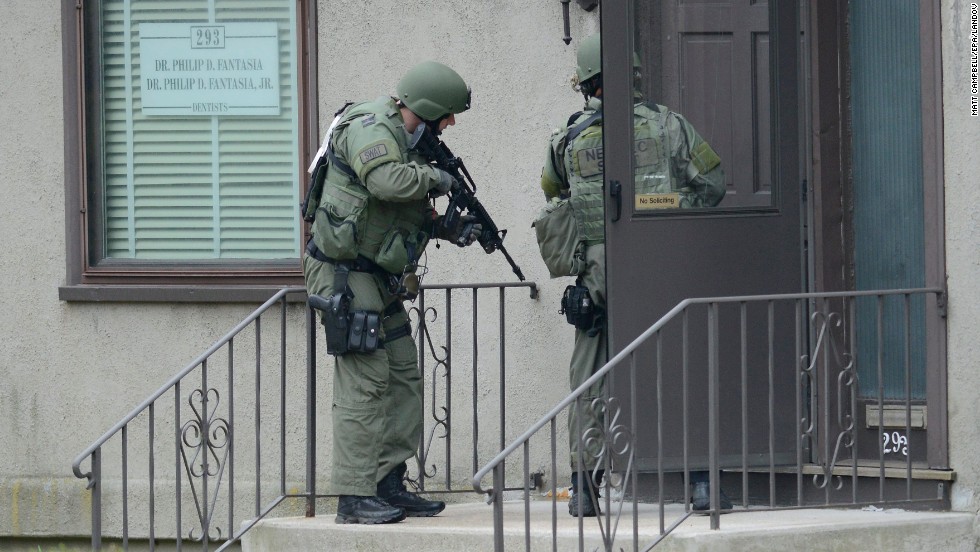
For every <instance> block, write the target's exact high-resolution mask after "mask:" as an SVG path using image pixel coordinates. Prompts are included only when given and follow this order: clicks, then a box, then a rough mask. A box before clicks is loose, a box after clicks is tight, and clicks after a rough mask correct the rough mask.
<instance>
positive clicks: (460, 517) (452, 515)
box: [242, 501, 980, 552]
mask: <svg viewBox="0 0 980 552" xmlns="http://www.w3.org/2000/svg"><path fill="white" fill-rule="evenodd" d="M615 508H616V506H615V505H614V508H613V511H615ZM504 512H505V529H504V533H505V538H504V540H505V549H506V550H508V551H510V550H514V551H517V550H525V549H526V548H525V538H524V527H525V525H524V519H525V516H524V503H523V502H520V501H517V502H506V503H505V505H504ZM638 512H639V516H638V519H639V523H638V526H639V530H638V534H639V549H640V550H643V549H645V548H646V547H647V546H648V545H649V544H650V543H652V542H653V541H655V540H656V539H657V537H658V535H659V531H660V511H659V508H658V507H657V506H656V505H647V504H641V505H640V506H639V507H638ZM683 516H684V511H683V508H682V507H681V506H680V505H667V506H666V507H665V508H664V519H665V525H666V526H668V527H669V526H670V525H671V524H672V523H673V522H674V521H676V520H678V519H680V518H682V517H683ZM974 520H975V518H974V516H973V515H971V514H967V513H957V512H921V511H905V510H898V509H888V510H870V509H865V510H857V509H855V510H841V509H806V510H778V511H753V510H741V511H736V512H732V513H728V514H724V515H723V516H721V523H720V525H721V528H720V529H719V530H712V529H711V528H710V518H709V517H708V516H703V515H692V516H690V517H688V518H687V519H686V520H684V521H683V522H682V523H681V524H680V525H679V526H678V527H677V528H676V529H674V531H673V532H672V533H671V534H670V535H669V536H667V537H666V538H665V539H664V540H663V542H661V543H660V544H658V545H657V547H656V548H655V549H654V551H655V552H679V551H683V552H695V551H705V552H708V551H711V552H715V551H726V552H742V551H746V552H747V551H769V550H779V551H783V550H786V551H828V552H830V551H834V552H841V551H861V552H875V551H882V552H886V551H887V552H900V551H909V552H923V551H943V552H961V551H962V552H973V551H975V550H980V546H978V544H980V543H978V538H977V535H976V534H975V533H974V529H973V523H974ZM552 522H553V518H552V503H551V502H550V501H533V502H531V508H530V527H531V537H530V549H531V550H534V551H538V550H541V551H545V550H552V549H553V543H552ZM554 522H555V523H556V526H557V530H556V532H555V534H556V535H557V537H556V539H555V543H556V545H557V546H555V547H554V549H556V550H559V551H572V550H579V546H578V536H579V526H578V523H577V520H576V519H574V518H572V517H570V516H569V515H568V511H567V505H566V504H565V503H564V502H558V503H557V516H556V517H555V518H554ZM613 524H614V525H617V524H616V523H615V519H613ZM582 529H583V534H584V537H585V547H584V549H585V550H590V551H591V550H596V549H598V550H603V549H604V547H603V546H602V537H601V533H600V531H599V528H598V524H597V522H596V520H595V519H594V518H593V519H586V520H585V523H584V524H583V527H582ZM632 535H633V531H632V515H631V505H628V504H625V505H623V514H622V516H621V518H620V520H619V523H618V529H617V530H616V540H615V546H614V547H613V548H612V549H613V550H620V549H623V550H633V537H632ZM242 550H243V552H281V551H284V550H289V551H305V550H310V551H313V550H316V551H344V552H353V551H371V552H377V551H382V550H409V551H413V552H463V551H465V552H472V551H481V550H493V511H492V509H491V507H490V506H488V505H486V504H482V503H477V504H473V503H467V504H450V505H449V506H447V508H446V510H445V511H444V512H443V513H442V514H440V515H439V516H436V517H431V518H408V519H406V520H405V521H403V522H400V523H395V524H390V525H375V526H369V525H337V524H335V523H334V516H333V513H329V514H324V515H321V516H318V517H315V518H272V519H266V520H263V521H261V522H259V523H258V524H257V525H256V526H255V527H254V528H253V529H252V530H251V531H249V532H248V533H246V535H245V537H244V538H243V541H242Z"/></svg>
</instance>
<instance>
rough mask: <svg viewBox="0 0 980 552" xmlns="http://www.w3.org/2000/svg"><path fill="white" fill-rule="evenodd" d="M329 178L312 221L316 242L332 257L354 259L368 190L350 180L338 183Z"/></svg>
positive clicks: (325, 253)
mask: <svg viewBox="0 0 980 552" xmlns="http://www.w3.org/2000/svg"><path fill="white" fill-rule="evenodd" d="M332 178H333V177H331V178H328V180H327V183H326V184H325V186H324V189H323V198H322V199H321V202H320V206H319V207H318V210H319V211H320V212H321V213H322V215H321V216H318V217H316V220H315V221H314V223H313V237H314V239H315V240H316V246H317V247H318V248H319V249H320V250H321V251H323V253H324V255H326V256H328V257H330V258H332V259H354V258H356V257H357V244H358V238H359V235H360V231H361V230H362V229H361V228H360V227H361V226H363V223H364V219H365V217H366V215H365V212H366V209H367V205H368V198H369V194H368V191H367V189H366V188H364V187H363V186H360V185H359V184H356V183H353V182H350V181H349V180H348V182H347V183H345V184H341V183H339V182H334V181H333V180H332Z"/></svg>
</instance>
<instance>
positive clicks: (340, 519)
mask: <svg viewBox="0 0 980 552" xmlns="http://www.w3.org/2000/svg"><path fill="white" fill-rule="evenodd" d="M403 519H405V514H401V515H400V516H395V517H393V518H365V517H358V516H348V515H344V514H337V517H336V518H334V522H335V523H337V524H338V525H352V524H360V525H380V524H382V523H398V522H399V521H402V520H403Z"/></svg>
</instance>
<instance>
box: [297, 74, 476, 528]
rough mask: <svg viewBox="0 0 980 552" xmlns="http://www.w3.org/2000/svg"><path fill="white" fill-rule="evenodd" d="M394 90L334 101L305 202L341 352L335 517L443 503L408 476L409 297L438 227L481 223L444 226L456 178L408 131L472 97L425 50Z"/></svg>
mask: <svg viewBox="0 0 980 552" xmlns="http://www.w3.org/2000/svg"><path fill="white" fill-rule="evenodd" d="M397 94H398V95H397V97H382V98H379V99H377V100H374V101H369V102H363V103H357V104H353V105H349V106H346V107H345V108H344V109H343V110H342V111H341V112H338V115H337V118H336V119H335V120H334V124H333V125H331V129H330V131H328V136H327V137H326V139H325V140H324V147H322V148H321V152H320V154H319V155H318V159H317V161H316V162H315V163H314V165H315V170H313V178H312V180H311V194H312V197H309V198H308V199H307V202H306V205H305V207H304V211H305V215H306V218H307V220H309V219H312V223H313V225H312V238H311V239H310V241H309V242H308V244H307V254H306V255H305V256H304V259H303V271H304V275H305V279H306V287H307V290H308V293H309V294H310V305H311V306H313V307H315V308H317V309H319V310H320V311H321V316H322V322H323V324H324V327H325V329H326V333H327V350H328V353H330V354H332V355H334V356H335V359H336V361H335V366H334V382H333V383H334V395H333V405H332V409H331V415H332V420H333V466H332V474H331V475H332V484H333V492H334V493H336V494H338V495H340V499H339V503H338V507H337V518H336V522H337V523H392V522H397V521H401V520H403V519H405V517H406V516H416V517H426V516H433V515H435V514H438V513H439V512H441V511H442V510H443V508H445V503H444V502H440V501H433V500H427V499H425V498H422V497H420V496H419V495H418V494H415V493H412V492H409V491H408V490H407V489H406V487H405V483H404V476H405V472H406V461H407V460H408V459H409V458H412V457H413V456H414V455H415V453H416V450H417V447H418V445H419V442H420V438H421V433H422V398H421V397H422V379H421V375H420V373H419V368H418V360H417V356H416V355H417V353H416V351H417V348H416V344H415V341H414V339H413V337H412V335H411V328H410V326H409V320H408V314H407V312H406V310H405V307H404V306H403V304H402V301H403V300H404V299H406V298H408V299H414V297H415V294H416V293H417V291H418V285H419V275H418V274H417V271H420V270H421V269H420V268H419V257H420V256H421V255H422V252H423V250H424V249H425V246H426V244H427V242H428V241H429V240H430V239H431V238H440V239H449V240H452V241H453V242H454V243H457V245H468V244H469V243H472V241H473V240H474V239H476V237H477V236H479V233H480V231H481V228H479V227H478V225H477V227H476V228H473V229H472V230H471V232H472V234H470V235H467V236H459V235H458V233H459V232H460V229H461V228H463V225H464V224H465V222H467V221H466V220H461V221H460V225H459V226H458V227H457V228H455V229H447V228H443V225H441V224H440V220H439V219H440V217H439V216H438V215H437V214H436V212H435V210H434V208H433V205H432V198H434V197H437V196H439V195H443V194H446V193H447V192H449V190H450V188H451V187H452V186H453V184H454V178H453V177H452V176H451V175H450V174H448V173H446V172H444V171H442V170H439V169H437V168H435V167H432V166H431V165H429V163H428V161H427V160H426V159H424V158H422V157H421V156H420V155H419V154H417V153H416V152H415V151H413V150H411V149H410V148H409V139H410V137H411V135H412V133H413V131H415V129H416V128H417V127H418V126H419V125H428V126H429V128H430V129H431V130H432V131H433V132H435V133H436V134H438V133H439V132H441V131H443V130H445V129H446V128H447V127H449V126H451V125H454V124H455V123H456V115H457V114H459V113H462V112H463V111H466V110H467V109H469V107H470V89H469V88H468V87H467V85H466V83H465V82H464V81H463V79H462V77H460V76H459V74H457V73H456V72H455V71H453V70H452V69H451V68H449V67H447V66H445V65H443V64H441V63H437V62H434V61H426V62H423V63H420V64H418V65H416V66H414V67H412V68H411V69H409V70H408V71H407V72H406V73H405V75H404V76H403V77H402V79H401V80H400V81H399V83H398V85H397ZM311 169H313V167H311ZM313 190H315V192H313ZM464 219H465V217H464ZM460 238H462V239H460ZM457 240H459V241H458V242H457Z"/></svg>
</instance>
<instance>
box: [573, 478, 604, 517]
mask: <svg viewBox="0 0 980 552" xmlns="http://www.w3.org/2000/svg"><path fill="white" fill-rule="evenodd" d="M580 477H581V478H582V479H584V480H585V483H586V484H585V485H580V484H579V478H580ZM594 479H595V480H598V481H602V470H599V472H598V473H596V476H595V478H594ZM594 479H593V477H592V473H591V472H578V473H576V474H573V475H572V496H571V497H569V499H568V514H569V515H570V516H572V517H579V516H580V515H581V517H595V516H596V515H598V514H599V513H600V512H601V511H600V510H599V489H598V487H596V483H595V480H594ZM580 491H581V492H580ZM580 499H581V506H580V505H579V500H580Z"/></svg>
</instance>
